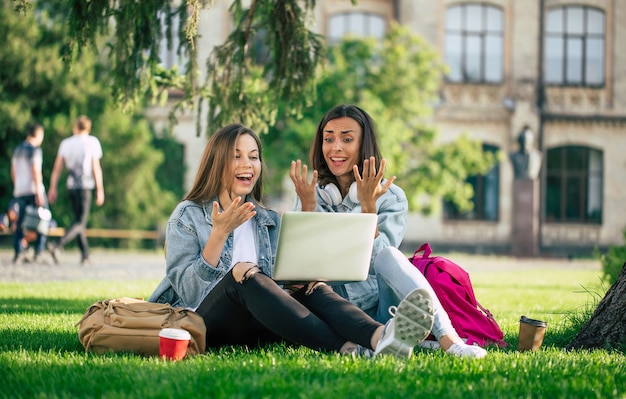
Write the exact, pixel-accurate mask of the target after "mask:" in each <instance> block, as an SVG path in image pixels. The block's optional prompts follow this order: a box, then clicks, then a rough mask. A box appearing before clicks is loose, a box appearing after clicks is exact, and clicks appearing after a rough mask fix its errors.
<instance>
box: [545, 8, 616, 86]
mask: <svg viewBox="0 0 626 399" xmlns="http://www.w3.org/2000/svg"><path fill="white" fill-rule="evenodd" d="M545 29H546V39H545V40H546V43H545V80H546V83H548V84H558V85H575V86H601V85H603V84H604V45H605V37H604V30H605V28H604V12H603V11H602V10H598V9H596V8H591V7H586V6H578V5H576V6H565V7H560V8H555V9H552V10H550V11H548V14H547V18H546V28H545Z"/></svg>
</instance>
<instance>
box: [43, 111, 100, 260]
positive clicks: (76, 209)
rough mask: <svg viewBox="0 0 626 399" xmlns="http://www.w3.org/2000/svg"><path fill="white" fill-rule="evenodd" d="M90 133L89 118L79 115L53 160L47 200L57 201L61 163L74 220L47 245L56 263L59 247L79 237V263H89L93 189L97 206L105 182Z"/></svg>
mask: <svg viewBox="0 0 626 399" xmlns="http://www.w3.org/2000/svg"><path fill="white" fill-rule="evenodd" d="M90 133H91V120H90V119H89V118H87V117H86V116H80V117H78V119H77V120H76V122H75V123H74V127H73V135H72V136H71V137H68V138H66V139H64V140H63V141H62V142H61V144H60V145H59V150H58V152H57V157H56V159H55V161H54V167H53V169H52V175H51V176H50V192H49V193H48V199H49V200H50V203H54V202H56V200H57V185H58V182H59V177H60V175H61V171H62V170H63V166H65V167H66V168H67V170H68V175H67V189H68V193H69V198H70V202H71V204H72V210H73V213H74V221H73V222H72V225H71V226H70V227H69V228H68V229H67V231H66V232H65V235H64V236H63V237H62V238H61V239H60V240H59V242H58V243H57V244H56V245H55V244H53V243H49V244H48V250H49V251H50V253H51V254H52V258H53V259H54V261H55V263H58V252H59V250H61V249H63V247H64V246H65V245H66V244H67V243H69V242H70V241H72V240H73V239H74V238H78V247H79V249H80V252H81V260H80V263H81V265H85V264H88V263H89V247H88V245H87V234H86V229H87V220H88V218H89V211H90V209H91V200H92V196H93V190H94V189H95V190H96V205H98V206H100V205H102V204H103V203H104V185H103V180H102V167H101V165H100V158H102V146H101V145H100V141H99V140H98V139H97V138H96V137H95V136H92V135H91V134H90Z"/></svg>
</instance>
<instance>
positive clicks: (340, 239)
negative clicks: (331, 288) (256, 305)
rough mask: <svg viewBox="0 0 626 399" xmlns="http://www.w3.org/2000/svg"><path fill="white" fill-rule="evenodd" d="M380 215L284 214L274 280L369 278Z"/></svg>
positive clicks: (341, 280)
mask: <svg viewBox="0 0 626 399" xmlns="http://www.w3.org/2000/svg"><path fill="white" fill-rule="evenodd" d="M377 222H378V216H377V215H376V214H373V213H327V212H285V213H283V215H282V218H281V223H280V231H279V233H278V248H277V250H276V261H275V263H274V274H273V278H274V280H276V281H278V282H279V283H303V282H309V281H326V282H335V283H343V282H351V281H363V280H365V279H366V278H367V274H368V271H369V266H370V258H371V256H372V248H373V246H374V235H375V234H376V224H377Z"/></svg>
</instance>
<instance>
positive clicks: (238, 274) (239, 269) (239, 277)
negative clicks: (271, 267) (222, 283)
mask: <svg viewBox="0 0 626 399" xmlns="http://www.w3.org/2000/svg"><path fill="white" fill-rule="evenodd" d="M259 271H261V269H260V268H259V267H258V266H257V265H255V264H254V263H250V262H239V263H237V264H236V265H235V266H233V270H232V273H233V278H234V279H235V281H236V282H238V283H239V284H242V283H243V282H244V281H246V280H247V279H249V278H250V277H251V276H252V275H253V274H254V273H256V272H259Z"/></svg>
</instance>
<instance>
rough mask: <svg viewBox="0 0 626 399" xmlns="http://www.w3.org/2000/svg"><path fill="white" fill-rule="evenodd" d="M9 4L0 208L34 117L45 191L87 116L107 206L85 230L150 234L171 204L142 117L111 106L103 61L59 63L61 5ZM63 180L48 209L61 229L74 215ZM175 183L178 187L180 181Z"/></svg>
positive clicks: (3, 54) (4, 32)
mask: <svg viewBox="0 0 626 399" xmlns="http://www.w3.org/2000/svg"><path fill="white" fill-rule="evenodd" d="M9 3H10V2H8V1H7V0H1V1H0V5H1V7H0V18H1V19H2V21H3V23H2V24H1V25H0V40H2V42H3V43H5V44H6V45H4V46H2V47H1V48H0V125H1V126H3V129H2V130H0V138H1V139H2V149H1V151H0V160H1V163H2V165H3V167H2V168H0V207H5V206H6V204H7V203H8V201H9V199H10V198H11V197H12V189H13V185H12V183H11V180H10V176H9V167H8V165H9V164H10V159H11V155H12V152H13V149H14V148H15V146H17V144H18V143H19V142H21V141H22V140H24V137H25V126H26V125H27V124H28V122H29V121H31V120H36V121H38V122H39V123H41V124H42V125H43V126H44V128H45V140H44V142H43V144H42V149H43V152H44V165H43V175H44V183H45V185H46V186H48V184H49V181H50V172H51V170H52V165H53V163H54V158H55V156H56V151H57V149H58V146H59V144H60V142H61V140H63V139H64V138H66V137H69V136H70V135H71V129H72V125H73V123H74V120H75V118H76V117H77V116H79V115H81V114H85V115H88V116H89V117H90V118H91V119H92V121H93V129H92V132H93V134H94V135H95V136H97V137H98V138H99V139H100V141H101V143H102V146H103V150H104V158H103V159H102V166H103V171H104V182H105V193H106V200H105V204H104V206H103V207H100V208H98V207H95V206H94V208H93V213H92V217H91V218H90V226H91V227H114V228H133V229H154V228H155V227H156V226H157V225H158V224H160V223H162V222H163V220H164V218H166V217H167V215H168V214H169V212H170V211H171V209H172V208H173V206H174V204H175V201H176V199H175V196H174V195H173V194H172V193H171V192H168V191H165V190H163V189H162V188H161V187H160V185H159V180H160V179H159V176H158V175H157V170H158V168H159V166H160V165H161V163H162V162H163V158H164V156H163V153H162V152H161V151H159V150H157V149H155V148H154V146H153V144H152V142H153V133H151V131H150V126H149V125H148V124H147V122H146V120H145V118H143V117H141V116H140V115H138V114H136V115H135V114H131V113H122V112H120V111H119V109H116V108H115V106H114V103H113V99H112V98H111V97H110V93H109V90H110V81H109V80H108V79H107V75H106V73H105V72H104V71H105V70H106V69H107V65H106V64H105V62H106V60H101V59H98V58H97V57H96V55H95V54H93V53H89V52H85V53H83V54H81V55H80V56H79V58H78V59H77V62H76V63H75V64H74V65H72V68H67V65H66V64H65V63H63V61H62V59H61V55H62V54H63V52H64V51H65V49H64V47H63V46H62V45H60V44H59V43H62V42H63V41H64V39H65V38H66V37H67V36H66V32H65V31H64V25H63V24H64V15H63V11H62V10H60V9H59V8H57V7H58V6H59V2H57V1H47V2H42V3H37V6H38V7H39V8H38V10H37V13H30V12H29V13H26V14H25V15H23V16H20V15H17V14H16V13H15V12H14V11H13V10H12V9H11V8H10V7H9ZM5 165H6V167H5ZM173 170H175V169H174V168H173ZM178 170H179V171H182V166H180V165H179V166H178ZM179 176H180V175H179ZM64 177H65V173H64V174H63V175H62V179H61V180H60V183H59V200H58V201H57V203H55V204H54V205H53V206H52V211H53V217H54V218H55V219H56V221H57V223H58V224H59V226H61V227H67V226H69V224H70V222H71V214H72V213H71V210H70V204H69V201H67V196H66V191H65V179H64ZM177 182H178V185H179V187H180V186H182V178H180V177H179V180H178V181H177ZM168 184H170V185H173V184H175V183H174V182H172V181H170V182H169V183H168Z"/></svg>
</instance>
